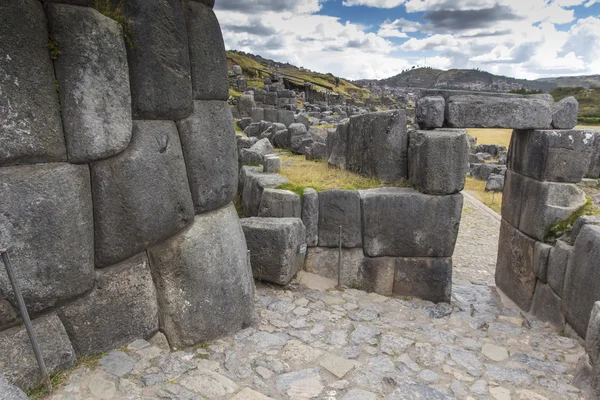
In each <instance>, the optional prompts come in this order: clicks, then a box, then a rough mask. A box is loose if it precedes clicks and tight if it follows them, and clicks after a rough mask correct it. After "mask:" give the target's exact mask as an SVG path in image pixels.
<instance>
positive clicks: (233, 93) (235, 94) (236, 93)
mask: <svg viewBox="0 0 600 400" xmlns="http://www.w3.org/2000/svg"><path fill="white" fill-rule="evenodd" d="M242 94H243V93H242V92H239V91H237V90H235V89H233V88H229V97H234V98H236V99H237V98H239V97H240V96H241V95H242Z"/></svg>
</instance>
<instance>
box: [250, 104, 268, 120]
mask: <svg viewBox="0 0 600 400" xmlns="http://www.w3.org/2000/svg"><path fill="white" fill-rule="evenodd" d="M250 116H251V117H252V122H260V121H263V120H264V119H265V109H264V108H256V107H255V108H253V109H252V112H251V113H250Z"/></svg>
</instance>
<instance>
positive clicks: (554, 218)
mask: <svg viewBox="0 0 600 400" xmlns="http://www.w3.org/2000/svg"><path fill="white" fill-rule="evenodd" d="M524 181H525V182H524V188H523V195H522V196H523V197H522V199H521V218H520V222H519V230H520V231H521V232H523V233H525V234H527V235H529V236H531V237H533V238H535V239H537V240H540V241H542V242H544V241H546V239H548V238H550V237H549V236H550V235H551V234H552V232H551V230H552V227H553V226H554V225H555V224H557V223H559V222H561V221H565V220H568V219H569V218H571V216H572V215H573V214H574V213H575V212H577V211H578V210H579V209H580V208H581V207H583V206H584V205H585V204H586V197H585V193H584V192H583V191H582V190H581V189H579V188H578V187H577V186H575V185H574V184H571V183H554V182H540V181H538V180H535V179H531V178H527V177H524ZM550 239H551V238H550Z"/></svg>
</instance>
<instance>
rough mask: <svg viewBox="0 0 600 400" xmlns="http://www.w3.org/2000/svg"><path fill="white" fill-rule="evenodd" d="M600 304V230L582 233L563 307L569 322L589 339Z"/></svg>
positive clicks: (588, 229) (593, 227) (587, 228)
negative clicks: (596, 306)
mask: <svg viewBox="0 0 600 400" xmlns="http://www.w3.org/2000/svg"><path fill="white" fill-rule="evenodd" d="M598 300H600V226H597V225H586V226H584V227H583V228H582V229H581V232H580V233H579V236H577V240H576V241H575V246H574V247H573V254H572V255H571V257H570V260H569V265H568V266H567V273H566V276H565V285H564V288H563V304H564V310H565V316H566V318H567V322H568V323H569V324H570V325H571V326H572V327H573V329H575V331H576V332H577V333H578V334H579V335H580V336H581V337H583V338H585V335H586V331H587V327H588V323H589V320H590V314H591V312H592V308H593V306H594V303H595V302H596V301H598Z"/></svg>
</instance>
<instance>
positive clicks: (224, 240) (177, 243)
mask: <svg viewBox="0 0 600 400" xmlns="http://www.w3.org/2000/svg"><path fill="white" fill-rule="evenodd" d="M148 255H149V259H150V265H151V268H152V270H153V276H154V279H155V282H156V288H157V292H158V302H159V306H160V309H161V312H162V316H163V318H162V320H161V328H162V330H164V333H165V334H166V335H167V337H168V338H169V343H170V344H171V346H174V347H183V346H192V345H194V344H197V343H199V342H201V341H205V340H210V339H214V338H216V337H219V336H223V335H226V334H229V333H233V332H236V331H239V330H240V329H243V328H245V327H247V326H249V325H250V323H251V321H252V317H253V302H252V297H253V295H254V281H253V280H252V272H251V270H250V265H249V263H248V255H247V247H246V240H245V238H244V232H243V231H242V227H241V225H240V222H239V220H238V216H237V213H236V211H235V208H234V207H233V205H228V206H227V207H224V208H221V209H218V210H215V211H212V212H208V213H204V214H201V215H198V216H196V218H195V220H194V223H193V224H192V225H190V227H189V228H187V229H185V230H184V231H182V232H181V233H179V234H178V235H176V236H174V237H173V238H171V239H170V240H168V241H166V242H163V243H161V244H159V245H157V246H154V247H152V248H150V249H149V250H148Z"/></svg>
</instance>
